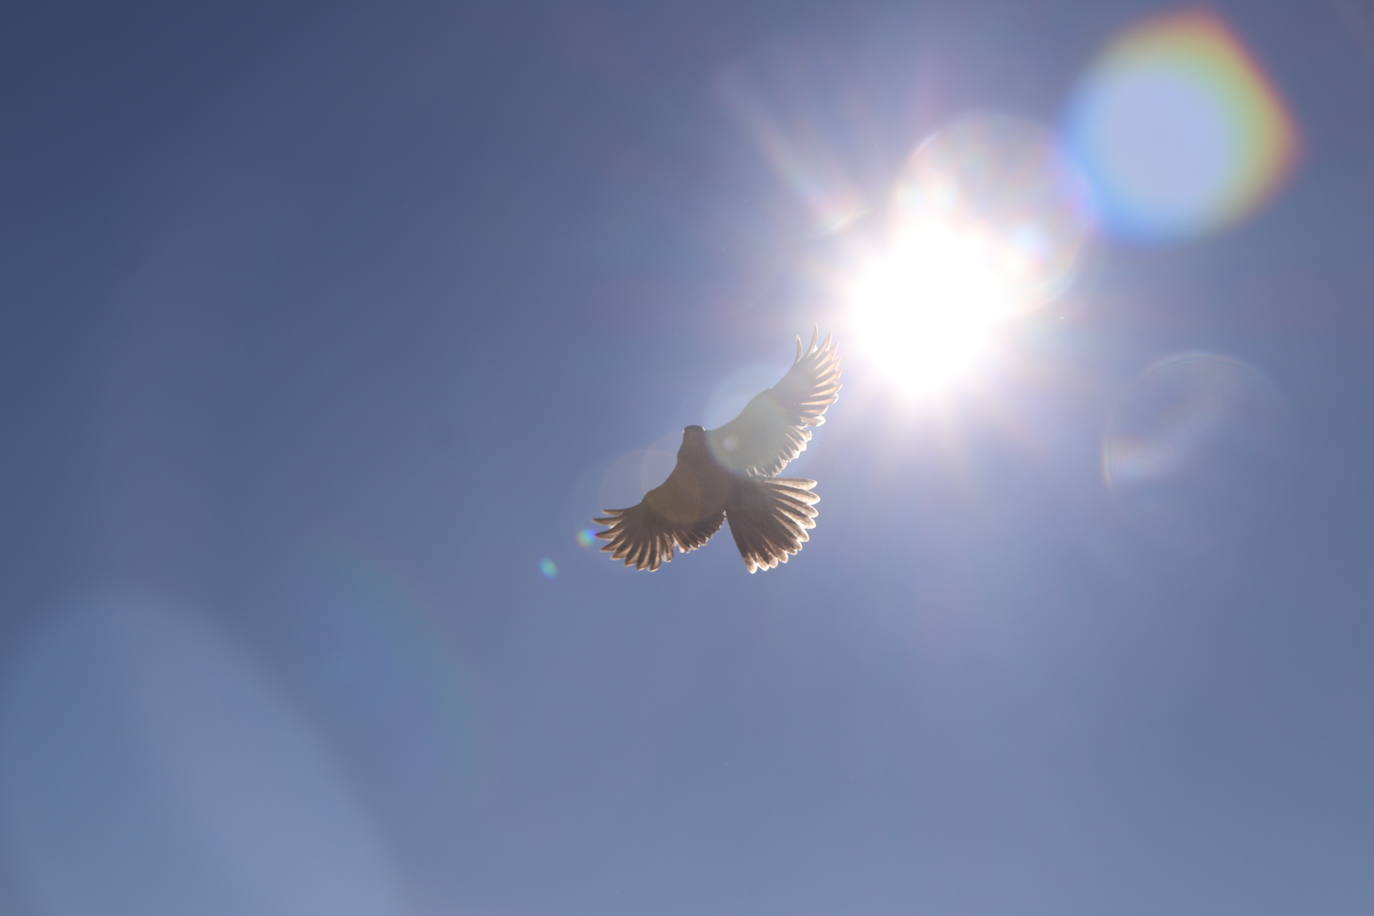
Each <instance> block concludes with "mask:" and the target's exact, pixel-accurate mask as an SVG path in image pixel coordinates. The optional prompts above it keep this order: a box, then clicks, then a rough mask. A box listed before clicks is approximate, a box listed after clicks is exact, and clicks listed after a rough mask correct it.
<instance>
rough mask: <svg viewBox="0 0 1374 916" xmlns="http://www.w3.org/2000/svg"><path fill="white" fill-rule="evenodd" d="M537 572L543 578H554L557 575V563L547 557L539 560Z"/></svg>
mask: <svg viewBox="0 0 1374 916" xmlns="http://www.w3.org/2000/svg"><path fill="white" fill-rule="evenodd" d="M539 572H540V573H541V574H543V576H544V578H545V579H554V578H557V576H558V564H557V563H555V562H554V561H553V560H550V559H549V558H548V557H545V558H544V559H542V560H540V561H539Z"/></svg>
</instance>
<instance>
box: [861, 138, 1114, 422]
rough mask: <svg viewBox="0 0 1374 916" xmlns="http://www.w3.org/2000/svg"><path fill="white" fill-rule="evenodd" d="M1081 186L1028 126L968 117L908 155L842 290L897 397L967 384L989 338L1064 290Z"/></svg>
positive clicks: (1081, 204)
mask: <svg viewBox="0 0 1374 916" xmlns="http://www.w3.org/2000/svg"><path fill="white" fill-rule="evenodd" d="M1089 212H1090V211H1089V209H1088V207H1087V205H1086V196H1085V192H1084V186H1083V181H1082V178H1081V176H1079V175H1078V174H1077V173H1076V172H1075V171H1074V170H1073V167H1072V165H1071V164H1070V162H1069V161H1068V160H1067V159H1066V158H1065V157H1064V156H1063V154H1062V151H1061V147H1060V145H1059V143H1058V141H1057V139H1056V137H1055V136H1054V134H1053V133H1052V132H1051V131H1049V130H1048V129H1047V128H1045V127H1042V126H1041V125H1039V124H1036V123H1035V122H1032V121H1027V120H1025V119H1022V118H1016V117H1012V116H1008V115H1001V114H995V113H980V114H974V115H969V116H966V117H964V118H961V119H960V120H958V121H956V122H954V123H953V124H951V125H949V126H948V127H945V128H944V129H942V130H940V131H938V132H937V133H936V134H934V135H933V136H932V137H930V138H929V139H928V140H926V141H925V142H924V143H922V144H921V146H920V147H919V148H917V150H916V152H915V153H913V154H912V156H911V159H910V160H909V161H908V162H907V164H906V167H905V169H904V171H903V173H902V175H901V178H900V180H899V181H898V184H897V188H896V193H895V196H894V199H893V202H892V208H891V212H890V225H889V227H888V230H887V234H886V236H885V238H884V239H883V240H882V244H881V246H880V247H879V248H878V250H875V251H866V252H864V254H863V256H862V260H861V262H860V263H859V264H858V265H856V267H855V269H854V271H853V274H852V282H851V286H850V289H849V295H848V301H849V302H850V305H851V309H850V315H851V319H852V322H851V323H852V330H853V331H854V332H855V335H854V336H855V339H856V340H857V342H858V345H859V349H860V350H861V351H863V352H864V353H865V354H866V355H867V357H868V358H869V359H870V360H872V362H873V363H874V364H875V365H876V366H878V367H879V368H880V369H881V370H882V371H883V372H884V373H885V374H886V375H888V376H889V377H890V380H891V381H892V383H893V384H894V387H895V388H897V389H898V390H901V391H903V392H904V393H907V394H920V395H929V394H934V393H937V392H940V391H942V390H944V389H946V388H948V387H949V386H950V385H951V383H953V382H956V381H958V380H960V379H962V378H964V377H966V376H968V375H969V374H970V372H971V371H972V370H973V368H974V367H975V366H977V365H979V364H980V363H982V362H983V361H984V360H985V359H986V357H987V356H988V354H989V352H990V351H992V350H993V349H995V346H994V345H995V342H996V337H997V332H998V329H999V327H1000V326H1001V325H1002V324H1004V323H1005V322H1006V321H1007V320H1008V319H1011V318H1014V317H1016V316H1018V315H1024V314H1026V313H1028V312H1031V311H1033V310H1035V309H1036V308H1039V307H1040V306H1042V305H1044V304H1045V303H1046V302H1048V301H1050V300H1051V299H1053V298H1054V297H1055V296H1057V295H1058V294H1059V293H1061V292H1062V291H1063V289H1064V287H1065V286H1066V285H1067V283H1068V282H1069V280H1070V278H1071V275H1072V272H1073V268H1074V266H1075V264H1076V262H1077V257H1078V254H1079V252H1080V250H1081V248H1082V246H1083V244H1084V242H1085V241H1086V239H1087V237H1088V233H1089V231H1090V229H1091V219H1090V218H1089Z"/></svg>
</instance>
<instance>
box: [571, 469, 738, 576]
mask: <svg viewBox="0 0 1374 916" xmlns="http://www.w3.org/2000/svg"><path fill="white" fill-rule="evenodd" d="M690 480H691V478H690V475H688V474H687V473H685V472H684V470H683V468H682V465H681V463H680V462H679V464H678V466H676V467H674V468H673V472H672V473H671V474H669V475H668V479H667V480H665V481H664V482H663V483H661V484H659V485H658V486H656V487H654V488H653V489H652V490H650V491H649V492H648V493H645V494H644V499H642V500H641V501H640V502H639V503H637V504H636V505H633V506H630V507H629V508H628V509H607V510H606V514H605V515H604V516H602V517H600V518H597V519H595V521H596V522H597V524H601V525H605V526H607V527H606V530H605V531H598V532H597V533H596V536H597V537H599V538H601V539H603V540H605V541H608V542H609V543H607V544H603V545H602V547H601V549H602V550H605V551H607V552H609V553H610V555H611V557H612V559H616V560H624V561H625V565H626V566H633V567H634V568H635V569H647V570H651V571H652V570H655V569H658V567H659V566H660V565H662V564H663V563H667V562H670V561H671V560H672V559H673V547H674V546H676V547H677V549H678V550H680V551H682V552H683V553H688V552H690V551H693V550H696V549H697V548H698V547H700V546H701V545H703V544H705V543H706V542H707V541H709V540H710V539H711V535H713V534H715V533H716V532H717V531H719V530H720V526H721V524H722V523H723V522H724V521H725V512H724V508H723V505H722V503H723V501H724V500H723V498H722V499H721V500H719V501H718V502H714V503H712V504H710V505H706V504H703V502H704V501H703V500H702V498H701V495H702V494H701V493H700V490H699V488H696V487H693V486H692V484H691V482H690Z"/></svg>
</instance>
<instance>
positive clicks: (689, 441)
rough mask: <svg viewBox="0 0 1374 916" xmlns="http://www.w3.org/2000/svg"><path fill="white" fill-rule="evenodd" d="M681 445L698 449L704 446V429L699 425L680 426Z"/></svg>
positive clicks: (685, 447)
mask: <svg viewBox="0 0 1374 916" xmlns="http://www.w3.org/2000/svg"><path fill="white" fill-rule="evenodd" d="M682 447H683V448H684V449H700V448H705V447H706V430H704V429H702V428H701V427H700V426H684V427H682Z"/></svg>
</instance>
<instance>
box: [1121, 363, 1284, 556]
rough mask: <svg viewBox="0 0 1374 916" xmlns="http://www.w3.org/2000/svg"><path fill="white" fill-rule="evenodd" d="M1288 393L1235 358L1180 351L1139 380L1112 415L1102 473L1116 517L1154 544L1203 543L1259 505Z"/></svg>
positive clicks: (1280, 432) (1281, 433) (1277, 446)
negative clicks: (1114, 506) (1251, 482)
mask: <svg viewBox="0 0 1374 916" xmlns="http://www.w3.org/2000/svg"><path fill="white" fill-rule="evenodd" d="M1283 404H1284V402H1283V397H1282V395H1281V394H1280V392H1279V390H1278V389H1277V388H1276V387H1275V386H1274V384H1273V382H1271V381H1270V380H1269V378H1268V376H1266V375H1265V374H1264V373H1263V372H1261V371H1260V370H1259V369H1257V368H1256V367H1254V366H1252V365H1251V364H1249V363H1247V362H1245V361H1244V360H1241V359H1237V358H1235V357H1232V356H1225V355H1221V354H1216V353H1181V354H1177V355H1174V356H1170V357H1168V358H1167V359H1162V360H1159V361H1158V362H1156V363H1154V364H1153V365H1152V366H1150V367H1149V368H1148V369H1147V370H1146V371H1145V372H1143V373H1142V374H1141V375H1140V377H1139V378H1137V379H1136V381H1135V384H1134V385H1132V386H1131V388H1130V389H1129V390H1128V391H1127V392H1126V395H1125V396H1124V397H1123V398H1122V400H1121V401H1120V403H1119V404H1118V405H1117V407H1116V409H1115V411H1114V412H1113V415H1112V418H1111V421H1110V422H1109V424H1108V427H1107V430H1106V435H1105V437H1104V440H1103V444H1102V477H1103V482H1104V483H1105V484H1106V486H1107V488H1108V490H1109V491H1110V493H1111V495H1112V497H1113V500H1114V502H1115V505H1116V507H1117V509H1118V511H1119V517H1120V518H1121V519H1122V520H1123V521H1125V522H1127V523H1128V524H1129V525H1130V526H1131V527H1132V528H1133V529H1135V530H1136V531H1138V532H1139V533H1141V534H1145V535H1147V536H1149V537H1150V538H1151V539H1154V540H1158V541H1160V542H1165V543H1170V544H1172V545H1173V546H1179V547H1185V548H1187V547H1204V546H1207V545H1208V544H1209V542H1210V541H1211V540H1213V537H1214V535H1215V534H1216V532H1217V531H1218V530H1219V529H1220V528H1224V527H1225V526H1226V525H1228V524H1234V523H1235V522H1236V520H1237V519H1241V518H1245V517H1247V514H1248V513H1252V512H1255V511H1258V510H1259V509H1261V508H1262V506H1260V505H1259V504H1260V503H1262V502H1263V501H1264V499H1265V498H1267V496H1266V492H1265V491H1266V486H1264V485H1262V484H1260V485H1252V486H1248V487H1247V485H1246V484H1245V482H1246V481H1264V480H1267V479H1269V478H1268V477H1267V475H1268V474H1269V473H1270V470H1269V462H1270V461H1271V459H1272V457H1273V456H1277V455H1280V454H1281V453H1282V448H1283V441H1284V424H1283V416H1284V407H1283Z"/></svg>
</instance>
